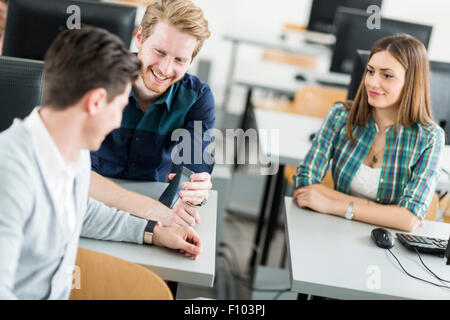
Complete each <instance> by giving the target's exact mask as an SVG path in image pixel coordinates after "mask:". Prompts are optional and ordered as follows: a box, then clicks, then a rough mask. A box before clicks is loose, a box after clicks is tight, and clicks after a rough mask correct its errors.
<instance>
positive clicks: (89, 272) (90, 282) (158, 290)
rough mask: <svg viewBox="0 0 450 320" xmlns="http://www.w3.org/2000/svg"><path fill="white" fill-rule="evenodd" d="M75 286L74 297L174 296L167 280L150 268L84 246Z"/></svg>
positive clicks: (154, 297) (144, 298)
mask: <svg viewBox="0 0 450 320" xmlns="http://www.w3.org/2000/svg"><path fill="white" fill-rule="evenodd" d="M77 284H78V285H79V288H77ZM73 287H74V288H73V289H72V292H71V295H70V299H71V300H173V295H172V292H171V291H170V289H169V287H168V286H167V284H166V283H165V282H164V281H163V280H162V279H161V278H160V277H159V276H157V275H156V274H155V273H154V272H152V271H150V270H149V269H147V268H145V267H143V266H140V265H138V264H135V263H131V262H128V261H125V260H122V259H119V258H116V257H112V256H110V255H107V254H103V253H100V252H96V251H91V250H87V249H82V248H78V253H77V261H76V269H75V281H74V286H73Z"/></svg>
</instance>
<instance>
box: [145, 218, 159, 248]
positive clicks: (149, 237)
mask: <svg viewBox="0 0 450 320" xmlns="http://www.w3.org/2000/svg"><path fill="white" fill-rule="evenodd" d="M157 224H158V222H157V221H153V220H148V222H147V225H146V226H145V230H144V243H145V244H153V230H154V229H155V227H156V225H157Z"/></svg>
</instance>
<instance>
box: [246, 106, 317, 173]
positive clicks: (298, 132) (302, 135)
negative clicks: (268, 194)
mask: <svg viewBox="0 0 450 320" xmlns="http://www.w3.org/2000/svg"><path fill="white" fill-rule="evenodd" d="M255 120H256V127H257V129H258V130H279V139H278V141H272V139H271V135H270V133H269V132H268V133H267V134H260V135H259V141H260V147H261V151H262V152H263V154H265V155H266V156H267V157H269V158H270V159H271V160H273V161H276V160H278V161H276V162H277V163H280V164H285V165H295V166H298V165H299V164H300V161H301V160H302V159H304V158H305V156H306V154H307V153H308V151H309V149H310V148H311V141H310V140H309V136H310V135H311V134H312V133H316V132H317V131H319V129H320V126H321V125H322V122H323V119H319V118H313V117H308V116H302V115H297V114H292V113H285V112H276V111H269V110H262V109H255Z"/></svg>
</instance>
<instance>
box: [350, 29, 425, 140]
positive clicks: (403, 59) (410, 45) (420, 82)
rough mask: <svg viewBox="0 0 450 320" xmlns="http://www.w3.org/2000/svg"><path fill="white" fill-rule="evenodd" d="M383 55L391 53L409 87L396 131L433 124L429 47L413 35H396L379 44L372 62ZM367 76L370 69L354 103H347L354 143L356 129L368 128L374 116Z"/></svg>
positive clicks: (403, 95)
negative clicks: (372, 114)
mask: <svg viewBox="0 0 450 320" xmlns="http://www.w3.org/2000/svg"><path fill="white" fill-rule="evenodd" d="M381 51H387V52H389V53H390V54H391V55H392V56H393V57H394V58H395V59H397V60H398V62H400V64H401V65H402V66H403V68H405V70H406V75H405V85H404V87H403V91H402V96H401V98H400V102H399V110H398V114H397V119H396V120H395V124H394V129H396V128H397V126H398V124H399V123H400V124H401V125H402V126H404V127H409V126H411V125H413V124H415V123H420V124H424V125H428V124H431V123H432V122H433V116H432V112H431V102H430V81H429V70H430V63H429V61H428V55H427V51H426V49H425V46H424V45H423V44H422V43H421V42H420V41H419V40H417V39H416V38H414V37H412V36H410V35H407V34H404V33H399V34H395V35H392V36H388V37H385V38H382V39H380V40H378V41H377V42H375V44H374V46H373V48H372V50H371V52H370V55H369V60H368V61H370V58H371V57H372V56H373V55H374V54H375V53H378V52H381ZM366 73H367V69H366V70H365V71H364V74H363V77H362V80H361V83H360V84H359V88H358V91H357V92H356V96H355V99H354V100H353V102H352V101H347V102H346V103H345V105H346V107H347V108H348V109H349V110H350V115H349V118H348V121H347V125H346V129H347V134H348V137H349V138H350V140H351V141H352V142H354V139H353V135H352V131H353V130H352V127H353V126H354V125H356V126H364V125H365V124H367V123H368V121H369V117H370V115H371V112H372V107H371V106H370V105H369V103H368V96H367V91H366V87H365V85H364V79H365V77H366Z"/></svg>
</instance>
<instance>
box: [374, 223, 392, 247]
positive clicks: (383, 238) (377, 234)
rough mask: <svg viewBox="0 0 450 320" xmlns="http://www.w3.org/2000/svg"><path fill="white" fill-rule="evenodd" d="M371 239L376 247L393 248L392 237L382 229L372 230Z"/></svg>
mask: <svg viewBox="0 0 450 320" xmlns="http://www.w3.org/2000/svg"><path fill="white" fill-rule="evenodd" d="M371 237H372V240H373V242H375V244H376V245H377V246H379V247H380V248H383V249H390V248H392V247H393V246H394V237H393V236H392V234H391V233H390V232H389V231H388V230H386V229H384V228H376V229H373V230H372V233H371Z"/></svg>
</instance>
